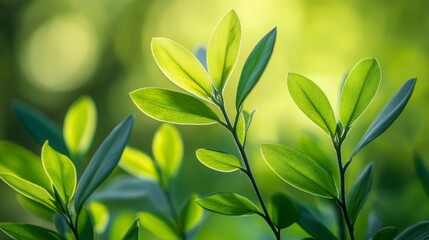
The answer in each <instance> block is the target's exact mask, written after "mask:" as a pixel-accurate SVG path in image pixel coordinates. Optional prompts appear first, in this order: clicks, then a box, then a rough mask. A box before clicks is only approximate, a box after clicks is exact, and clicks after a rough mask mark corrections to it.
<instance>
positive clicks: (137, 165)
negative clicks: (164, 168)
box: [118, 146, 158, 181]
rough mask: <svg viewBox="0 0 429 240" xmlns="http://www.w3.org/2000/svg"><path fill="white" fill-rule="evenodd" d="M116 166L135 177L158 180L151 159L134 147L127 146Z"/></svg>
mask: <svg viewBox="0 0 429 240" xmlns="http://www.w3.org/2000/svg"><path fill="white" fill-rule="evenodd" d="M118 166H119V167H120V168H122V170H124V171H125V172H127V173H129V174H131V175H133V176H135V177H137V178H142V179H150V180H152V181H158V173H157V172H156V169H155V165H154V164H153V161H152V159H151V158H150V157H149V156H148V155H147V154H146V153H144V152H142V151H140V150H138V149H136V148H132V147H129V146H127V147H126V148H125V150H124V153H123V154H122V157H121V160H120V161H119V164H118Z"/></svg>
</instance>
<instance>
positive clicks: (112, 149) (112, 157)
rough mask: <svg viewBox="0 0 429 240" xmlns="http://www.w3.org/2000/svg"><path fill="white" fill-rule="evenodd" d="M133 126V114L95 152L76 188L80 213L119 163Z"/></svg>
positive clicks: (77, 209)
mask: <svg viewBox="0 0 429 240" xmlns="http://www.w3.org/2000/svg"><path fill="white" fill-rule="evenodd" d="M132 126H133V116H129V117H127V118H126V119H125V120H123V121H122V122H121V123H120V124H119V125H117V126H116V127H115V128H114V129H113V130H112V131H111V132H110V134H109V135H108V136H107V137H106V139H105V140H104V141H103V143H102V144H101V145H100V147H99V148H98V149H97V151H96V152H95V154H94V156H93V157H92V159H91V162H90V163H89V165H88V167H87V168H86V170H85V172H84V173H83V175H82V178H81V179H80V181H79V184H78V186H77V190H76V196H75V200H74V205H75V209H76V212H77V213H79V211H80V209H81V208H82V206H83V204H84V203H85V201H86V199H88V197H89V196H90V195H91V194H92V193H93V192H94V191H95V189H96V188H97V187H98V186H99V185H100V184H101V183H102V182H103V180H104V179H105V178H106V177H107V176H108V175H109V174H110V173H111V172H112V171H113V169H114V168H115V167H116V165H117V164H118V162H119V160H120V158H121V155H122V152H123V151H124V148H125V145H126V144H127V141H128V137H129V136H130V133H131V128H132Z"/></svg>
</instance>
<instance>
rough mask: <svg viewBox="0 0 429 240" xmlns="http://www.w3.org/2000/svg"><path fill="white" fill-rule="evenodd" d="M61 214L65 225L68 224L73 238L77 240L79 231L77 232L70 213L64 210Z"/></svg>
mask: <svg viewBox="0 0 429 240" xmlns="http://www.w3.org/2000/svg"><path fill="white" fill-rule="evenodd" d="M62 216H63V218H64V220H65V221H66V223H67V225H68V226H69V228H70V229H71V230H72V232H73V235H74V237H75V240H79V233H78V232H77V224H76V225H74V224H73V220H72V217H71V216H70V214H69V213H68V212H66V213H64V214H62ZM76 219H77V216H76Z"/></svg>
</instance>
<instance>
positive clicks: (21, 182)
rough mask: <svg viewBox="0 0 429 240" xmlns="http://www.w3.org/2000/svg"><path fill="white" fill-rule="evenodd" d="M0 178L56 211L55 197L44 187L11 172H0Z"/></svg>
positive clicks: (16, 189) (28, 196) (23, 193)
mask: <svg viewBox="0 0 429 240" xmlns="http://www.w3.org/2000/svg"><path fill="white" fill-rule="evenodd" d="M0 178H1V179H2V180H3V181H4V182H5V183H6V184H7V185H9V186H10V187H11V188H13V189H14V190H15V191H17V192H18V193H20V194H22V195H24V196H25V197H27V198H30V199H32V200H34V201H36V202H38V203H40V204H42V205H43V206H45V207H48V208H49V209H51V210H54V211H56V210H57V209H56V207H55V204H54V201H55V200H54V198H53V197H52V196H51V195H50V194H49V192H48V191H46V190H45V189H43V188H42V187H40V186H38V185H36V184H34V183H32V182H29V181H27V180H25V179H22V178H20V177H18V176H15V175H13V174H10V173H0Z"/></svg>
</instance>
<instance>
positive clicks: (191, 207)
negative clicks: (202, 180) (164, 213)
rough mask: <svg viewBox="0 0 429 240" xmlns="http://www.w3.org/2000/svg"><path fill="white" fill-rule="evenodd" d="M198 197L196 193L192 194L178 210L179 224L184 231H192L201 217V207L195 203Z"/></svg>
mask: <svg viewBox="0 0 429 240" xmlns="http://www.w3.org/2000/svg"><path fill="white" fill-rule="evenodd" d="M196 199H198V196H197V195H196V194H193V195H192V196H191V197H190V198H189V199H188V201H187V202H186V204H185V206H184V207H183V208H182V211H181V212H180V224H181V226H182V227H183V229H184V230H185V232H190V231H192V230H193V229H194V228H195V227H196V226H197V225H198V224H199V223H200V222H201V220H202V219H203V209H202V208H201V207H200V206H198V205H197V204H196V203H195V200H196Z"/></svg>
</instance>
